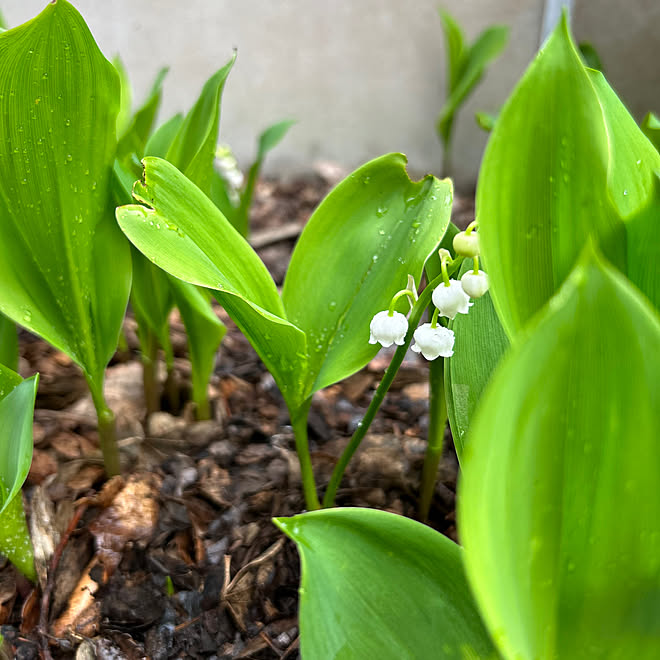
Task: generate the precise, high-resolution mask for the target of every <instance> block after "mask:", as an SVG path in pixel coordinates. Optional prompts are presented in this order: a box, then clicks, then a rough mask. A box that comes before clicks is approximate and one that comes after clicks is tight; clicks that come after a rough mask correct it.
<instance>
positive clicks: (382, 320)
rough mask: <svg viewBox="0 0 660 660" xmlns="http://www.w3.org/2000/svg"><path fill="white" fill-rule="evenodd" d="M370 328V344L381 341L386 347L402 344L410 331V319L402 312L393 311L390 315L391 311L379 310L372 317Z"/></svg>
mask: <svg viewBox="0 0 660 660" xmlns="http://www.w3.org/2000/svg"><path fill="white" fill-rule="evenodd" d="M369 330H370V332H371V336H370V337H369V343H370V344H376V343H380V344H381V346H383V347H384V348H387V347H388V346H391V345H392V344H396V345H397V346H401V345H402V344H403V342H404V339H405V336H406V332H408V319H407V318H406V317H405V316H404V315H403V314H401V313H400V312H393V314H392V315H391V316H390V313H389V312H388V311H387V310H385V311H384V312H378V314H376V316H374V317H373V318H372V319H371V323H370V325H369Z"/></svg>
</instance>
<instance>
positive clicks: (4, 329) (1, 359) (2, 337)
mask: <svg viewBox="0 0 660 660" xmlns="http://www.w3.org/2000/svg"><path fill="white" fill-rule="evenodd" d="M0 364H3V365H4V366H6V367H9V368H10V369H13V370H14V371H16V370H17V369H18V333H17V332H16V324H15V323H14V322H13V321H12V320H11V319H8V318H7V317H6V316H4V315H3V314H0Z"/></svg>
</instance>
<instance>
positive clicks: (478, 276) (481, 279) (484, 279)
mask: <svg viewBox="0 0 660 660" xmlns="http://www.w3.org/2000/svg"><path fill="white" fill-rule="evenodd" d="M461 286H462V287H463V291H465V293H467V294H468V296H470V298H481V296H483V295H484V293H486V291H488V275H486V273H484V271H483V270H480V271H479V272H478V273H475V272H474V271H471V270H469V271H468V272H467V273H465V274H464V275H463V277H461Z"/></svg>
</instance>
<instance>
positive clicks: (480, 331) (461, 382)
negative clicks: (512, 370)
mask: <svg viewBox="0 0 660 660" xmlns="http://www.w3.org/2000/svg"><path fill="white" fill-rule="evenodd" d="M471 268H472V263H471V260H466V261H464V262H463V268H462V269H461V274H463V273H465V272H467V271H468V270H470V269H471ZM449 327H450V328H451V329H452V330H453V331H454V333H455V336H456V343H455V345H454V355H452V357H451V358H449V359H448V360H446V361H445V392H446V396H447V415H448V417H449V425H450V427H451V433H452V437H453V438H454V446H455V447H456V454H457V456H458V458H459V460H460V459H461V457H462V455H463V450H464V449H465V434H466V432H467V430H468V428H469V427H470V423H471V421H472V417H473V414H474V411H475V409H476V407H477V404H478V403H479V400H480V398H481V394H482V392H483V391H484V389H485V388H486V385H487V384H488V381H489V380H490V377H491V374H492V373H493V371H494V370H495V368H496V367H497V365H498V364H499V362H500V359H501V357H502V356H503V355H504V353H505V352H506V350H507V348H508V347H509V340H508V339H507V336H506V333H505V332H504V329H503V328H502V325H501V323H500V321H499V319H498V318H497V314H496V313H495V308H494V307H493V303H492V301H491V299H490V294H489V293H486V294H485V295H483V296H482V297H481V298H479V299H478V300H475V301H474V304H473V305H472V308H471V309H470V313H469V314H458V315H457V316H456V318H455V319H454V320H453V321H452V322H451V324H450V326H449Z"/></svg>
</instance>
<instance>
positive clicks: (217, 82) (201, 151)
mask: <svg viewBox="0 0 660 660" xmlns="http://www.w3.org/2000/svg"><path fill="white" fill-rule="evenodd" d="M235 60H236V53H235V52H234V54H233V55H232V57H231V59H230V60H229V61H228V62H227V64H225V66H223V67H222V68H221V69H218V71H216V73H214V74H213V75H212V76H211V77H210V78H209V79H208V80H207V81H206V84H205V85H204V88H203V89H202V93H201V95H200V97H199V99H198V100H197V103H195V105H194V107H193V108H192V110H191V111H190V112H189V113H188V114H187V115H186V117H185V119H184V120H183V123H182V124H181V127H180V128H179V131H178V132H177V134H176V136H175V138H174V140H173V142H172V144H171V145H170V147H169V149H168V151H167V156H166V158H167V160H168V161H169V162H170V163H173V164H174V165H176V167H177V168H178V169H180V170H181V171H182V172H184V173H185V175H186V176H187V177H188V178H189V179H190V180H191V181H192V182H193V183H194V184H195V185H197V186H198V187H199V188H201V190H203V191H204V192H205V193H206V194H208V193H209V191H210V188H211V181H212V178H213V161H214V159H215V148H216V142H217V140H218V129H219V126H220V99H221V98H222V91H223V89H224V87H225V82H226V81H227V76H228V75H229V72H230V71H231V68H232V67H233V66H234V61H235Z"/></svg>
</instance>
